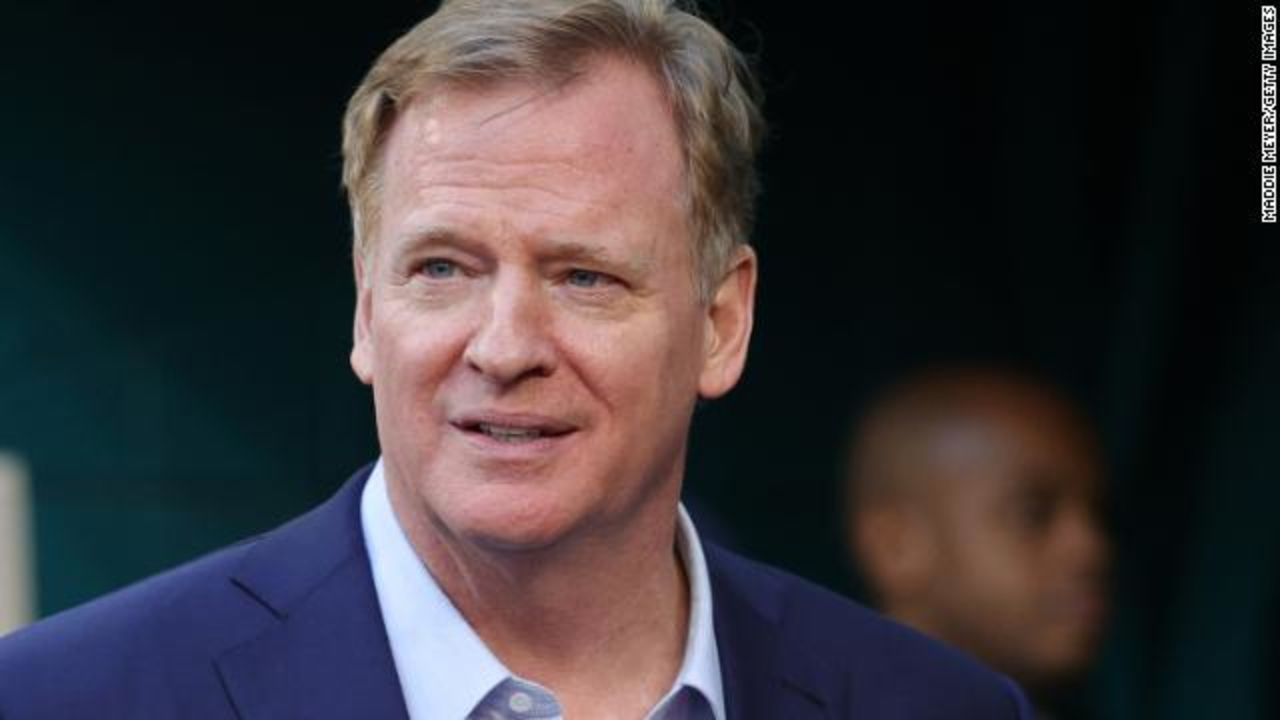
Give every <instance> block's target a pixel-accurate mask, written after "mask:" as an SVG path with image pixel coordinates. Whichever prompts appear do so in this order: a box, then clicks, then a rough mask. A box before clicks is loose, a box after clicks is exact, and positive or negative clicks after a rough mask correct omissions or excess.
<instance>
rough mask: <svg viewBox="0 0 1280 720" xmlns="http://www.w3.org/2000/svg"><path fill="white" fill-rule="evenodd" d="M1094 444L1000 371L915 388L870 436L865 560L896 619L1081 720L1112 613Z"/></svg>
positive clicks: (900, 389) (856, 499) (854, 482)
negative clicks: (1083, 684) (1088, 675)
mask: <svg viewBox="0 0 1280 720" xmlns="http://www.w3.org/2000/svg"><path fill="white" fill-rule="evenodd" d="M1100 465H1101V463H1100V460H1099V449H1098V446H1097V440H1096V438H1095V437H1094V434H1093V432H1092V429H1091V428H1090V427H1089V426H1088V425H1087V424H1086V423H1085V422H1084V421H1083V419H1082V418H1081V417H1080V416H1079V415H1078V414H1077V413H1076V412H1075V410H1074V409H1073V408H1072V407H1071V406H1070V405H1069V404H1068V403H1067V402H1066V401H1065V400H1064V399H1063V398H1062V397H1061V396H1059V395H1058V394H1057V393H1056V392H1055V391H1053V390H1052V389H1050V388H1048V387H1046V386H1045V385H1043V384H1041V383H1039V382H1036V381H1034V380H1031V379H1027V378H1024V377H1021V376H1017V375H1011V374H1006V373H1003V372H999V371H995V370H988V369H957V370H949V371H935V372H928V373H924V374H920V375H917V376H914V377H912V378H910V379H908V380H906V381H905V382H903V383H901V384H899V385H898V386H897V387H895V388H893V389H892V390H890V391H889V392H888V393H886V395H885V396H884V398H882V399H881V400H880V402H878V403H876V404H875V405H874V407H873V408H872V410H871V411H870V412H868V413H867V414H866V416H865V418H864V419H863V421H862V423H861V424H860V426H859V427H858V429H857V432H856V433H855V441H854V443H853V452H852V457H851V461H850V477H849V483H850V485H849V488H848V490H849V493H848V495H849V499H850V503H851V504H850V507H849V517H850V519H851V522H850V530H851V532H850V550H851V552H852V554H853V555H854V556H855V557H856V558H857V560H858V564H859V566H860V568H861V570H862V574H863V576H864V577H865V579H866V580H867V582H868V584H869V586H870V589H871V591H872V593H873V595H874V596H875V597H876V599H877V601H878V603H879V604H880V606H881V607H882V608H883V609H884V611H885V612H886V613H887V614H888V615H890V616H892V617H894V618H896V619H898V620H901V621H903V622H905V623H907V624H908V625H911V626H914V627H915V628H917V629H919V630H921V631H923V632H925V633H928V634H930V635H933V636H935V637H938V638H940V639H942V640H944V641H946V642H948V643H951V644H953V645H955V646H957V647H960V648H964V649H967V650H969V651H970V652H972V653H974V654H975V655H976V656H978V657H979V658H981V659H982V660H984V661H985V662H987V663H989V664H990V665H991V666H992V667H995V668H997V669H999V670H1001V671H1002V672H1005V673H1008V674H1009V675H1011V676H1012V677H1014V678H1015V679H1016V680H1018V681H1019V682H1020V683H1021V684H1022V685H1023V687H1025V688H1027V689H1028V691H1029V692H1031V694H1032V699H1033V700H1035V701H1037V705H1038V706H1040V707H1041V708H1043V709H1045V710H1047V711H1053V710H1057V711H1060V712H1050V713H1049V714H1050V716H1057V715H1059V714H1063V713H1066V714H1070V713H1069V712H1067V707H1068V706H1072V705H1075V706H1077V707H1076V709H1077V710H1078V709H1079V707H1078V705H1079V699H1078V698H1073V697H1071V695H1072V688H1073V686H1074V685H1075V684H1076V682H1077V681H1078V680H1079V679H1080V678H1081V676H1082V675H1083V673H1084V672H1085V671H1086V670H1087V669H1088V668H1089V667H1090V665H1091V664H1092V662H1093V660H1094V658H1095V656H1096V651H1097V648H1098V643H1099V640H1100V637H1101V633H1102V629H1103V620H1104V616H1105V614H1106V605H1107V593H1106V573H1107V567H1108V556H1109V551H1108V541H1107V538H1106V535H1105V534H1104V533H1103V531H1102V527H1101V525H1102V523H1101V517H1100V510H1099V505H1100V497H1101V494H1102V473H1101V469H1100Z"/></svg>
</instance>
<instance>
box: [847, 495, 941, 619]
mask: <svg viewBox="0 0 1280 720" xmlns="http://www.w3.org/2000/svg"><path fill="white" fill-rule="evenodd" d="M851 534H852V537H851V538H850V540H851V542H852V544H853V550H854V554H855V555H856V557H857V559H858V564H859V567H860V568H861V570H862V572H863V573H864V575H865V576H866V578H867V581H868V582H870V583H871V585H872V586H873V589H874V591H875V594H876V595H877V596H878V597H879V600H880V602H881V603H882V604H883V605H885V606H886V608H890V607H891V606H894V605H904V604H910V603H912V602H914V601H915V600H916V599H917V598H918V597H919V596H920V594H921V593H922V592H923V591H924V590H925V589H926V588H927V586H928V584H929V582H930V578H932V577H933V571H934V564H935V562H936V561H937V548H936V544H935V539H934V536H933V534H932V533H931V532H930V531H929V526H928V524H927V523H926V522H924V518H922V517H920V516H919V514H917V513H916V512H913V510H912V509H910V508H906V507H903V506H901V505H899V504H896V503H890V502H884V503H877V504H876V505H873V506H871V507H866V508H863V509H862V510H860V511H859V512H858V514H857V516H856V517H855V518H854V522H853V527H852V529H851Z"/></svg>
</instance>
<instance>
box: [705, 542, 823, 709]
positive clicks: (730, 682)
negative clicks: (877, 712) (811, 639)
mask: <svg viewBox="0 0 1280 720" xmlns="http://www.w3.org/2000/svg"><path fill="white" fill-rule="evenodd" d="M705 547H706V555H707V564H708V566H709V569H710V572H711V588H712V600H713V602H714V606H715V627H716V643H717V644H718V645H719V648H720V668H721V674H722V677H723V680H724V692H725V705H726V711H727V714H728V716H729V717H730V718H733V719H734V720H755V719H756V718H760V719H761V720H765V719H767V718H778V717H785V718H788V719H789V720H791V719H794V720H810V719H812V720H818V718H829V717H831V714H830V709H829V708H828V700H827V699H826V698H825V697H824V695H823V693H822V692H820V691H819V690H818V689H816V687H815V685H814V682H813V680H814V678H816V677H820V675H819V674H818V673H817V672H815V671H816V670H817V669H818V668H817V667H816V666H815V659H814V658H813V657H812V656H811V654H810V653H809V652H807V651H806V650H805V649H804V648H800V647H795V646H794V643H789V642H787V639H786V636H785V634H784V632H783V628H782V623H783V611H784V603H785V588H784V586H783V583H782V582H781V581H780V580H779V578H777V577H776V576H774V575H771V574H769V573H767V572H761V571H760V570H758V569H756V568H753V567H751V566H750V565H749V564H748V563H747V562H746V561H744V560H742V559H741V558H738V557H736V556H734V555H732V554H731V553H729V552H727V551H725V550H723V549H721V548H718V547H715V546H713V545H711V544H706V545H705Z"/></svg>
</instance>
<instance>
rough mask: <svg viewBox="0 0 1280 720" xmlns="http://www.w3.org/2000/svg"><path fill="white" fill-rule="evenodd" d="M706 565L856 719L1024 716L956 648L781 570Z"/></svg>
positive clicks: (1006, 684) (1012, 693) (729, 557)
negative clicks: (848, 704) (838, 689)
mask: <svg viewBox="0 0 1280 720" xmlns="http://www.w3.org/2000/svg"><path fill="white" fill-rule="evenodd" d="M713 558H714V559H713ZM708 561H709V564H710V565H711V567H712V568H713V574H719V575H721V578H720V581H719V582H718V583H715V584H716V585H718V586H719V587H717V588H716V590H722V589H723V590H727V591H729V592H741V593H744V594H747V595H749V596H751V597H750V599H749V600H748V602H749V603H750V604H752V605H753V606H754V607H755V608H756V610H757V611H758V612H759V613H760V614H761V615H762V616H764V617H765V618H767V619H768V620H771V621H772V622H773V623H774V624H775V626H776V627H777V628H778V631H779V632H778V636H779V638H780V642H781V643H782V646H783V647H782V652H783V653H784V655H787V656H788V657H790V658H792V659H793V660H794V664H795V665H796V666H804V667H809V668H812V669H813V672H814V673H816V674H818V675H821V676H822V678H821V682H820V684H821V685H823V686H826V687H835V686H841V685H843V686H844V687H843V688H842V692H841V694H843V695H846V696H847V698H848V701H849V702H851V703H853V705H852V707H851V708H850V709H851V712H853V711H856V714H858V715H859V716H861V713H869V714H868V716H870V717H911V718H931V717H935V716H936V717H940V718H941V717H947V718H970V717H972V718H998V717H1009V718H1015V717H1019V718H1030V717H1031V714H1030V709H1029V706H1028V705H1027V702H1026V699H1025V697H1024V696H1023V695H1022V692H1021V691H1020V690H1019V689H1018V688H1017V686H1016V685H1014V684H1013V683H1012V682H1011V681H1010V680H1008V679H1007V678H1005V677H1003V676H1001V675H999V674H997V673H995V672H994V671H992V670H990V669H989V668H987V667H985V666H983V665H982V664H980V663H979V662H977V661H976V660H974V659H973V658H972V657H970V656H969V655H967V654H965V653H963V652H961V651H959V650H956V649H954V648H952V647H950V646H947V645H944V644H942V643H941V642H938V641H937V640H934V639H933V638H930V637H927V636H925V635H923V634H921V633H919V632H917V631H915V630H913V629H911V628H908V627H906V626H904V625H902V624H900V623H897V622H895V621H893V620H890V619H888V618H886V617H884V616H883V615H881V614H879V613H877V612H875V611H873V610H871V609H870V608H867V607H865V606H863V605H861V604H859V603H856V602H854V601H853V600H850V599H848V598H846V597H844V596H841V595H839V594H837V593H835V592H832V591H831V590H828V589H827V588H824V587H822V586H820V585H818V584H816V583H813V582H811V581H809V580H805V579H803V578H800V577H798V576H796V575H793V574H791V573H789V572H786V571H785V570H781V569H779V568H776V567H772V566H769V565H765V564H762V563H758V562H755V561H753V560H749V559H747V558H743V557H741V556H738V555H735V554H733V553H729V552H727V551H725V550H722V549H719V548H710V549H709V550H708ZM938 708H949V709H948V710H947V711H946V712H945V713H944V714H941V715H937V714H936V713H937V712H938V710H937V709H938Z"/></svg>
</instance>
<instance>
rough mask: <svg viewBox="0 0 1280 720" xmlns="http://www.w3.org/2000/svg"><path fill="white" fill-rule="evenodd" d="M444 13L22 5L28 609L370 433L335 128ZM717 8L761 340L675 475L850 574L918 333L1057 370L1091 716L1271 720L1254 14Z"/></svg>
mask: <svg viewBox="0 0 1280 720" xmlns="http://www.w3.org/2000/svg"><path fill="white" fill-rule="evenodd" d="M428 6H429V4H422V3H407V2H401V3H396V2H372V3H363V4H361V5H360V6H359V7H357V8H345V9H342V10H339V9H335V8H330V7H325V6H324V5H323V4H316V3H273V4H270V5H269V6H268V5H263V4H258V3H248V2H245V1H244V0H233V1H232V2H227V3H217V4H213V5H201V6H199V7H198V8H197V7H194V6H193V7H190V8H187V7H183V6H175V5H172V4H171V3H160V2H154V1H148V0H126V1H124V2H117V3H90V2H83V1H79V0H77V1H71V0H50V1H49V2H40V3H36V2H30V1H28V2H23V1H21V0H19V1H18V2H11V3H9V4H7V5H6V6H5V7H4V9H3V10H0V87H3V89H4V94H3V101H2V102H3V107H4V112H3V113H0V158H2V159H3V161H2V162H0V446H4V447H10V448H14V449H15V450H17V451H19V452H21V453H22V454H23V455H24V456H25V457H26V458H28V460H29V463H30V466H31V468H32V472H33V476H34V478H35V479H36V482H35V487H34V495H35V501H36V504H35V507H36V528H37V543H38V546H39V548H40V555H39V560H38V567H37V569H38V576H39V583H40V587H39V596H40V610H41V611H42V612H44V613H49V612H54V611H57V610H59V609H62V608H65V607H67V606H69V605H72V604H75V603H78V602H81V601H83V600H85V599H87V598H89V597H92V596H94V595H97V594H99V593H101V592H104V591H106V590H108V589H111V588H114V587H117V586H119V585H121V584H124V583H126V582H129V581H131V580H133V579H136V578H138V577H141V576H143V575H145V574H148V573H150V572H153V571H155V570H158V569H160V568H163V567H166V566H169V565H172V564H175V563H178V562H181V561H183V560H185V559H187V558H190V557H193V556H195V555H197V554H199V553H200V552H202V551H205V550H207V549H211V548H213V547H216V546H218V545H220V544H223V543H225V542H228V541H231V540H233V539H235V538H238V537H241V536H244V535H247V534H252V533H255V532H259V531H261V530H263V529H266V528H268V527H270V526H271V525H272V524H274V523H275V522H278V521H279V520H281V519H283V518H285V517H288V516H289V515H291V514H293V513H296V512H298V511H300V510H301V509H303V508H305V507H308V506H310V505H311V504H314V503H315V502H317V501H319V500H320V499H321V498H323V497H325V496H326V495H327V494H328V493H329V492H331V491H332V490H333V489H334V488H335V487H336V486H337V485H338V484H339V483H341V482H342V480H343V479H344V478H345V477H347V475H348V474H349V473H350V472H352V471H353V470H355V469H356V468H357V467H358V466H359V465H360V464H362V463H364V462H366V461H368V460H370V459H372V458H373V457H374V456H375V453H376V442H375V435H374V430H373V426H372V413H371V409H370V400H369V396H368V393H367V392H366V391H365V390H364V389H363V388H362V387H360V386H359V385H358V384H357V383H356V382H355V380H354V378H352V376H351V374H350V371H349V370H348V368H347V364H346V354H347V352H348V350H349V337H350V322H351V320H350V312H351V296H352V288H351V281H350V279H349V278H350V269H349V259H348V258H349V250H348V241H349V240H348V220H347V218H346V214H345V213H346V211H345V206H344V203H343V200H342V197H341V195H340V193H339V190H338V173H339V166H340V160H339V156H338V121H339V117H340V114H341V111H342V107H343V104H344V103H345V101H346V98H347V96H348V95H349V94H350V92H351V90H352V89H353V88H354V87H355V85H356V83H357V82H358V81H359V79H360V76H361V75H362V73H363V71H364V69H365V68H367V66H368V65H369V63H370V62H371V61H372V59H373V57H374V56H375V54H376V53H377V51H378V50H380V49H381V48H382V47H383V46H385V45H386V44H387V43H388V42H389V41H390V40H391V39H392V38H394V37H395V36H396V35H397V34H398V33H399V32H401V31H403V30H404V29H407V27H409V26H410V25H411V24H412V22H414V20H415V19H417V18H418V17H420V16H421V15H422V14H423V13H424V12H425V11H426V9H427V7H428ZM709 7H711V13H712V14H713V15H714V16H716V17H718V18H719V19H720V20H721V24H722V25H723V26H724V27H726V28H728V30H729V32H730V33H731V34H732V35H733V36H734V37H735V38H736V39H737V40H738V41H739V43H740V44H741V45H742V46H744V47H745V48H746V49H747V50H748V51H749V52H751V53H752V54H753V55H756V56H758V57H759V58H760V62H761V68H762V71H763V75H764V80H765V84H766V89H767V91H768V93H769V100H768V103H767V106H766V113H767V115H768V117H769V118H770V121H771V123H772V134H771V137H770V140H769V143H768V146H767V149H766V153H765V157H764V164H763V167H764V186H765V194H764V197H763V200H762V205H761V208H760V222H759V228H758V232H757V236H756V240H757V244H758V245H759V248H760V252H761V257H762V272H763V276H762V282H761V288H760V297H759V309H758V318H757V335H756V338H755V340H754V342H753V347H752V350H751V358H750V361H749V363H748V371H747V374H746V376H745V378H744V380H743V382H742V384H741V386H740V387H739V388H738V390H736V391H735V392H734V393H732V394H731V395H730V396H729V397H728V398H726V399H724V400H722V401H719V402H716V403H712V404H709V405H708V406H706V407H704V408H702V409H701V410H700V411H699V417H698V419H697V422H696V426H695V430H694V445H693V448H692V452H691V457H690V461H689V466H690V471H689V480H688V486H689V492H690V493H691V494H693V495H695V496H697V497H698V498H699V499H702V500H704V501H705V503H706V504H708V505H710V506H711V507H714V508H716V509H717V510H718V511H719V513H720V514H721V515H722V517H723V519H724V520H725V521H726V523H727V524H728V525H729V526H730V528H731V530H732V531H733V532H734V534H735V535H737V536H738V538H739V541H740V544H741V545H742V546H743V547H744V548H745V549H746V550H748V551H749V552H751V553H753V554H755V555H758V556H760V557H762V558H764V559H767V560H769V561H772V562H775V563H778V564H781V565H784V566H787V567H789V568H792V569H794V570H795V571H797V572H799V573H801V574H804V575H807V576H810V577H813V578H815V579H818V580H819V581H821V582H824V583H827V584H829V585H832V586H834V587H836V588H838V589H841V590H845V591H848V592H852V593H856V592H857V588H856V587H854V586H853V585H852V583H851V582H850V580H849V575H848V572H847V567H846V565H845V563H844V560H843V558H842V557H841V554H840V551H839V525H838V521H837V519H836V518H835V516H834V515H833V514H832V508H833V507H834V504H833V502H832V500H833V497H834V493H835V488H836V482H837V478H838V474H839V450H840V444H841V442H842V436H843V432H844V427H845V425H846V424H847V422H848V420H849V419H850V418H851V417H852V416H853V415H854V414H856V412H857V411H858V410H859V409H860V408H861V407H862V404H863V403H865V402H866V400H867V398H868V397H869V396H870V394H871V393H873V392H874V390H875V389H877V388H878V387H880V386H881V385H882V384H883V383H885V382H887V381H889V380H891V379H892V378H894V377H895V376H896V375H898V374H899V373H901V372H903V371H904V370H906V369H908V368H910V367H913V366H916V365H919V364H922V363H927V362H933V361H945V360H969V361H972V360H992V361H1001V362H1010V363H1019V364H1023V365H1028V366H1031V367H1035V368H1038V369H1040V370H1041V371H1043V372H1045V373H1047V374H1048V375H1049V376H1050V377H1052V378H1054V379H1056V380H1057V381H1058V382H1060V383H1062V384H1063V385H1064V386H1065V387H1066V388H1067V389H1068V390H1069V391H1070V392H1072V393H1073V394H1075V395H1076V396H1077V397H1078V398H1080V399H1081V401H1082V402H1083V403H1084V404H1085V405H1086V407H1087V408H1088V409H1089V410H1090V411H1091V412H1092V414H1093V415H1094V417H1096V418H1097V420H1098V422H1099V423H1100V425H1101V427H1102V429H1103V432H1104V435H1105V438H1106V442H1107V445H1108V450H1109V453H1110V456H1111V458H1112V461H1113V467H1114V472H1115V488H1114V497H1113V509H1114V518H1113V520H1114V522H1113V525H1114V530H1115V533H1116V538H1117V542H1118V546H1119V558H1118V560H1119V568H1118V585H1119V598H1118V606H1119V607H1118V617H1117V624H1116V629H1115V633H1114V636H1113V641H1112V643H1111V644H1110V646H1109V648H1108V654H1107V658H1106V662H1105V664H1104V667H1103V668H1102V670H1101V672H1100V673H1099V677H1098V682H1097V683H1096V688H1095V692H1096V694H1097V697H1098V704H1099V707H1100V708H1101V710H1102V715H1103V716H1104V717H1114V718H1141V717H1151V718H1155V717H1159V718H1192V717H1204V716H1214V717H1239V718H1249V717H1268V716H1272V715H1273V714H1274V712H1275V711H1276V705H1275V704H1274V697H1273V696H1272V695H1270V694H1269V693H1270V692H1271V691H1270V690H1269V686H1268V680H1269V679H1270V678H1271V677H1274V675H1275V672H1276V666H1275V664H1274V661H1275V658H1276V657H1277V656H1276V654H1275V650H1274V648H1273V647H1272V643H1271V640H1272V639H1273V638H1277V637H1280V629H1277V628H1276V626H1275V622H1274V620H1273V619H1272V618H1273V616H1274V615H1275V614H1276V612H1275V611H1276V608H1277V576H1278V575H1280V568H1277V563H1276V562H1275V561H1274V560H1270V559H1269V558H1273V557H1276V556H1277V555H1276V550H1277V549H1280V548H1277V545H1278V544H1280V531H1278V530H1277V527H1276V524H1275V523H1274V522H1272V521H1271V519H1270V517H1269V515H1270V512H1269V510H1270V508H1271V507H1274V505H1275V502H1276V501H1277V500H1280V485H1278V484H1277V483H1275V482H1274V479H1275V476H1276V470H1275V468H1276V463H1275V462H1274V460H1273V459H1272V452H1273V448H1274V447H1275V446H1276V443H1277V441H1280V418H1278V417H1277V411H1276V409H1275V408H1276V407H1277V403H1278V401H1280V397H1278V396H1277V395H1280V391H1278V389H1277V383H1276V381H1275V379H1274V374H1275V370H1274V369H1275V368H1276V367H1277V364H1278V363H1280V331H1278V330H1277V324H1276V322H1275V319H1274V318H1275V317H1276V316H1277V310H1280V286H1278V284H1277V271H1276V268H1277V260H1280V257H1277V255H1278V253H1277V250H1276V247H1277V244H1276V242H1275V241H1274V240H1273V239H1271V238H1270V237H1264V233H1263V230H1262V228H1261V226H1259V225H1258V224H1257V223H1256V221H1255V219H1254V218H1255V216H1256V207H1255V203H1256V197H1257V193H1256V185H1253V183H1254V182H1255V175H1256V166H1255V165H1254V162H1255V160H1254V157H1255V155H1254V153H1256V143H1255V141H1254V140H1253V138H1256V137H1257V127H1258V125H1257V122H1258V120H1257V114H1256V112H1255V110H1256V107H1257V103H1256V100H1257V97H1256V94H1255V93H1256V87H1255V86H1254V84H1255V83H1256V77H1257V66H1256V56H1255V55H1256V53H1255V47H1254V42H1255V39H1256V33H1257V12H1256V7H1253V6H1242V7H1241V8H1232V7H1228V6H1227V4H1213V3H1210V2H1207V1H1205V2H1198V1H1192V0H1174V1H1173V2H1168V3H1155V2H1146V3H1134V4H1129V5H1125V6H1116V5H1113V4H1109V3H1106V4H1104V3H1099V2H1087V3H1076V4H1069V5H1066V6H1063V5H1062V4H1043V3H1040V4H1026V3H1013V2H1002V3H987V4H972V3H968V4H964V3H962V4H956V3H944V2H938V1H930V2H924V3H912V4H891V3H881V4H868V5H857V6H854V7H850V8H846V7H845V6H843V5H840V6H839V7H840V8H843V9H841V10H837V9H836V7H837V6H836V5H825V4H812V5H805V6H797V5H795V4H794V3H767V2H732V1H730V0H721V1H720V2H714V3H709ZM1237 185H1239V186H1240V189H1239V190H1238V191H1237V190H1236V187H1237ZM1268 663H1271V664H1268Z"/></svg>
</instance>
